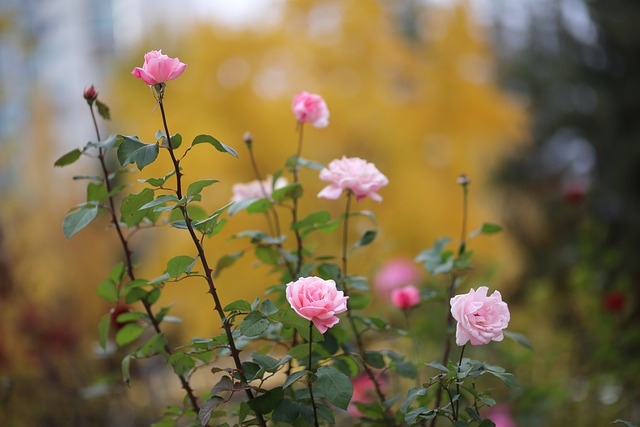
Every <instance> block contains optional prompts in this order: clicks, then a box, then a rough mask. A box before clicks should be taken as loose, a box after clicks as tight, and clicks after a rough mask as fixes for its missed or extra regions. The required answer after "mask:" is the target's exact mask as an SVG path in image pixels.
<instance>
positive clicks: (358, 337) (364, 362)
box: [342, 190, 396, 426]
mask: <svg viewBox="0 0 640 427" xmlns="http://www.w3.org/2000/svg"><path fill="white" fill-rule="evenodd" d="M352 195H353V193H352V192H351V191H350V190H347V204H346V207H345V210H344V223H343V227H342V291H343V292H344V295H345V296H346V297H348V296H349V287H348V285H347V265H348V264H347V262H348V257H347V246H348V241H349V213H350V210H351V197H352ZM347 319H349V324H350V325H351V330H352V331H353V335H354V336H355V338H356V345H357V347H358V353H359V355H360V358H361V359H362V366H363V368H364V370H365V372H366V373H367V376H368V377H369V379H370V380H371V382H372V383H373V386H374V389H375V392H376V395H377V396H378V399H379V400H380V404H381V405H382V407H383V408H384V418H385V421H386V422H387V424H388V425H390V426H395V425H396V423H395V420H394V416H393V414H392V413H391V411H390V410H389V408H387V407H386V406H385V403H386V401H387V398H386V397H385V395H384V392H383V391H382V387H380V382H379V381H378V379H377V378H376V375H375V373H374V372H373V371H372V370H371V367H369V365H368V364H367V359H366V357H365V348H364V344H363V342H362V336H361V335H360V332H359V331H358V327H357V326H356V322H355V319H354V318H353V315H352V314H351V310H347Z"/></svg>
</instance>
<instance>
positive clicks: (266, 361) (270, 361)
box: [251, 353, 291, 372]
mask: <svg viewBox="0 0 640 427" xmlns="http://www.w3.org/2000/svg"><path fill="white" fill-rule="evenodd" d="M251 358H252V359H253V361H254V362H256V363H257V364H258V365H259V366H260V367H261V368H262V369H264V370H265V371H267V372H276V371H277V370H278V368H279V367H280V366H282V365H283V364H284V363H286V362H288V361H289V360H291V356H289V355H287V356H286V358H285V359H283V360H284V361H283V362H281V361H279V360H277V359H274V358H273V357H271V356H267V355H266V354H260V353H251Z"/></svg>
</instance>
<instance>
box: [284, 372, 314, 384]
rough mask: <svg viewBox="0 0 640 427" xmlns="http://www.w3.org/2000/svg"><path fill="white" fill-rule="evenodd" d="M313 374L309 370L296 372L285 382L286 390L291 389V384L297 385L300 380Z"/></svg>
mask: <svg viewBox="0 0 640 427" xmlns="http://www.w3.org/2000/svg"><path fill="white" fill-rule="evenodd" d="M310 373H311V371H308V370H306V369H305V370H303V371H298V372H294V373H292V374H291V375H289V376H288V377H287V379H286V380H285V381H284V385H283V387H284V388H287V387H289V386H290V385H291V384H293V383H295V382H296V381H298V380H299V379H300V378H302V377H304V376H306V375H309V374H310Z"/></svg>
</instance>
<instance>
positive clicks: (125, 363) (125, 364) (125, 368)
mask: <svg viewBox="0 0 640 427" xmlns="http://www.w3.org/2000/svg"><path fill="white" fill-rule="evenodd" d="M133 358H134V356H133V354H127V355H126V356H125V357H124V358H123V359H122V364H121V369H122V381H124V382H125V384H127V385H131V370H130V366H131V359H133Z"/></svg>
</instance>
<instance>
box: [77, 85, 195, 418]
mask: <svg viewBox="0 0 640 427" xmlns="http://www.w3.org/2000/svg"><path fill="white" fill-rule="evenodd" d="M91 88H92V89H93V86H91ZM93 94H94V96H93V99H92V101H91V102H90V103H89V110H90V111H91V119H92V121H93V126H94V128H95V131H96V138H98V142H100V141H102V139H101V137H100V128H99V126H98V122H97V120H96V115H95V112H94V111H93V101H95V99H96V95H95V89H93ZM85 98H87V95H86V91H85ZM105 154H106V153H105V150H104V149H103V148H102V147H99V148H98V160H99V161H100V167H101V170H102V178H103V181H104V185H105V188H106V189H107V194H109V197H108V199H107V200H108V203H109V208H108V210H109V214H110V215H111V223H112V224H113V225H114V227H115V229H116V233H117V234H118V239H119V241H120V245H121V246H122V251H123V253H124V258H125V262H126V265H127V267H126V271H127V276H128V277H129V279H130V280H131V281H134V280H136V276H135V273H134V269H133V260H132V257H131V255H132V251H131V249H130V248H129V241H128V239H127V238H126V237H125V236H124V233H123V232H122V227H121V226H120V222H119V221H118V217H117V214H116V208H115V201H114V199H113V196H112V195H111V190H112V187H111V181H110V180H109V171H108V169H107V165H106V162H105ZM141 302H142V305H143V306H144V309H145V311H146V313H147V316H148V317H149V321H150V322H151V325H152V326H153V329H154V330H155V332H156V334H162V330H161V329H160V323H159V322H158V319H157V318H156V316H155V314H154V313H153V310H152V308H151V303H150V302H149V300H148V298H143V299H142V300H141ZM164 351H165V352H166V354H167V355H168V356H171V354H172V351H171V348H170V347H169V344H168V343H166V344H165V345H164ZM176 375H177V376H178V379H179V380H180V384H181V386H182V388H183V390H184V391H185V393H187V397H188V398H189V403H190V405H191V408H192V409H193V410H194V411H195V413H196V414H197V413H198V412H199V411H200V407H199V405H198V399H197V398H196V396H195V393H194V391H193V389H192V388H191V385H190V384H189V381H188V380H187V379H186V378H184V377H183V376H182V375H178V374H176Z"/></svg>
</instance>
